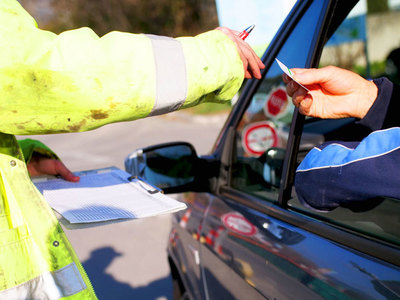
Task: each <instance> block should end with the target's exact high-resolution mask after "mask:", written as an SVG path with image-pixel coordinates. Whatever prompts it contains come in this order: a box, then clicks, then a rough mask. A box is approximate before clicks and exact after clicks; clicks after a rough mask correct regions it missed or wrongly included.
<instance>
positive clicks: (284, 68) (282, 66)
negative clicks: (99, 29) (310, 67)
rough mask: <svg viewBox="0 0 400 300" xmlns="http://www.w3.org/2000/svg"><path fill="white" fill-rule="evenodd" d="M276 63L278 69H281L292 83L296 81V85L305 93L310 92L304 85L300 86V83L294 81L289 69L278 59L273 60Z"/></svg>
mask: <svg viewBox="0 0 400 300" xmlns="http://www.w3.org/2000/svg"><path fill="white" fill-rule="evenodd" d="M275 60H276V62H277V63H278V65H279V67H280V68H281V69H282V71H283V72H284V73H285V74H286V75H287V76H289V77H290V78H292V79H293V80H294V81H296V83H297V84H298V85H300V86H301V87H302V88H304V89H305V90H306V91H307V92H309V91H310V90H309V89H308V88H306V87H305V86H304V85H302V84H301V83H300V82H298V81H297V80H296V78H294V75H293V73H292V72H291V71H290V69H289V68H288V67H286V66H285V65H284V64H283V63H282V62H281V61H280V60H279V59H277V58H275Z"/></svg>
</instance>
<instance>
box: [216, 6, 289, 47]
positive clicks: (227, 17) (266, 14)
mask: <svg viewBox="0 0 400 300" xmlns="http://www.w3.org/2000/svg"><path fill="white" fill-rule="evenodd" d="M215 2H216V5H217V12H218V18H219V23H220V25H221V26H227V27H229V28H231V29H234V30H238V31H242V30H243V29H245V28H247V27H248V26H250V25H252V24H255V25H256V27H255V28H254V30H253V31H252V32H251V34H250V35H249V37H248V38H247V39H246V41H247V42H248V43H249V44H250V45H252V46H258V45H263V44H266V43H268V42H270V41H271V39H272V38H273V36H274V35H275V32H276V31H277V30H278V28H279V26H280V25H281V23H282V22H283V20H284V19H285V17H286V15H287V14H288V13H289V11H290V9H291V8H292V6H293V4H294V3H295V2H296V1H295V0H279V1H276V0H216V1H215Z"/></svg>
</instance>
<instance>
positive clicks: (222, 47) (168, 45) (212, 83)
mask: <svg viewBox="0 0 400 300" xmlns="http://www.w3.org/2000/svg"><path fill="white" fill-rule="evenodd" d="M0 20H1V22H0V99H1V100H0V118H1V120H2V121H1V122H0V132H5V133H11V134H46V133H57V132H75V131H85V130H90V129H94V128H97V127H99V126H102V125H104V124H107V123H112V122H119V121H128V120H135V119H138V118H143V117H146V116H149V115H156V114H160V113H165V112H169V111H173V110H176V109H179V108H182V107H188V106H192V105H195V104H197V103H199V102H201V101H216V102H220V101H225V100H229V99H231V98H232V97H233V96H234V94H235V93H236V92H237V90H238V89H239V88H240V85H241V84H242V81H243V76H244V74H243V72H244V71H243V65H242V62H241V60H240V57H239V54H238V52H237V50H236V47H235V45H234V44H233V42H232V41H231V40H230V39H229V38H228V37H226V36H225V35H224V34H223V33H221V32H219V31H218V30H213V31H210V32H206V33H204V34H201V35H198V36H196V37H183V38H177V39H172V38H164V37H158V36H150V35H143V34H130V33H123V32H111V33H109V34H107V35H105V36H103V37H101V38H100V37H98V36H97V35H96V34H95V33H94V32H93V31H92V30H91V29H89V28H80V29H76V30H71V31H66V32H63V33H61V34H59V35H56V34H54V33H52V32H49V31H44V30H40V29H38V28H37V25H36V22H35V20H34V19H33V18H32V17H31V16H30V15H29V14H28V13H27V12H26V11H25V10H24V9H23V8H22V7H21V5H20V4H19V3H18V2H17V1H16V0H1V1H0ZM179 89H180V90H179ZM178 90H179V91H178Z"/></svg>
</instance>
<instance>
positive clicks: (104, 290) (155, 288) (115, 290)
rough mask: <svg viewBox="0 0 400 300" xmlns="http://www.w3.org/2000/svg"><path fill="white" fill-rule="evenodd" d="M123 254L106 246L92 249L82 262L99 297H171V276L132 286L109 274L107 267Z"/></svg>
mask: <svg viewBox="0 0 400 300" xmlns="http://www.w3.org/2000/svg"><path fill="white" fill-rule="evenodd" d="M121 255H122V254H121V253H118V252H116V251H115V250H114V249H113V248H112V247H104V248H100V249H96V250H95V251H92V253H91V256H90V257H89V259H88V260H86V261H85V262H83V263H82V264H83V266H84V268H85V270H86V272H87V274H88V276H89V278H90V280H91V282H92V284H93V288H94V290H95V292H96V294H97V297H98V298H99V299H146V300H147V299H149V300H151V299H163V300H164V299H171V295H172V280H171V277H170V276H167V277H164V278H160V279H158V280H155V281H153V282H151V283H150V284H148V285H147V286H140V287H132V286H131V285H129V284H127V283H124V282H119V281H117V280H116V279H115V278H114V277H113V276H112V275H110V274H107V273H106V269H107V267H108V266H109V265H110V264H111V262H112V261H113V260H114V258H117V257H118V256H121ZM132 272H134V270H132Z"/></svg>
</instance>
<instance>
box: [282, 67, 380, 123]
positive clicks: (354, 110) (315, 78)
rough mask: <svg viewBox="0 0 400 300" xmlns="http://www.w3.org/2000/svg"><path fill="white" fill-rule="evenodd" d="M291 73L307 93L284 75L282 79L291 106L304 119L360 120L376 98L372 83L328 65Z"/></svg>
mask: <svg viewBox="0 0 400 300" xmlns="http://www.w3.org/2000/svg"><path fill="white" fill-rule="evenodd" d="M291 71H292V73H293V74H294V78H296V80H297V81H298V82H300V83H301V84H302V85H304V86H306V87H307V88H308V89H309V90H310V92H307V91H306V90H305V89H303V88H302V87H300V86H299V85H298V84H297V83H296V82H295V81H293V80H292V79H291V78H290V77H289V76H287V75H286V74H284V75H283V76H282V77H283V81H284V82H285V83H286V84H287V85H286V91H287V93H288V95H289V96H291V97H292V101H293V104H294V105H295V106H297V107H298V108H299V111H300V113H302V114H303V115H306V116H311V117H318V118H329V119H339V118H346V117H355V118H359V119H361V118H363V117H364V116H365V115H366V114H367V112H368V110H369V109H370V107H371V106H372V104H373V103H374V101H375V99H376V97H377V96H378V88H377V87H376V85H375V84H374V83H373V82H371V81H368V80H366V79H364V78H362V77H361V76H359V75H358V74H356V73H353V72H351V71H348V70H345V69H340V68H337V67H333V66H329V67H325V68H321V69H291Z"/></svg>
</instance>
